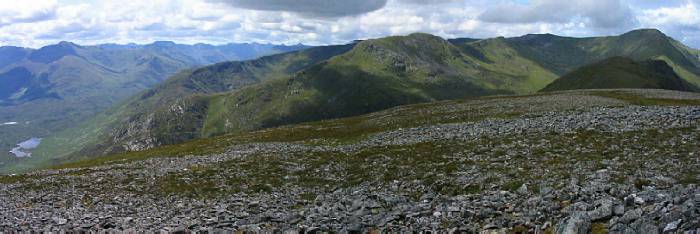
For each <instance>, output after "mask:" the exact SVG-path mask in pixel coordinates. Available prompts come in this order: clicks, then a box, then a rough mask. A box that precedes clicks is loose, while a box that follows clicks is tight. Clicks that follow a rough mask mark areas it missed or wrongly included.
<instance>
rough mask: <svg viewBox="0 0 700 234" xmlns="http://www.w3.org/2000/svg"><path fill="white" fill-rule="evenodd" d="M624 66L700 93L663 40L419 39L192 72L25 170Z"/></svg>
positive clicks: (52, 144)
mask: <svg viewBox="0 0 700 234" xmlns="http://www.w3.org/2000/svg"><path fill="white" fill-rule="evenodd" d="M614 56H623V57H629V58H632V59H635V60H638V61H642V60H648V59H655V60H663V61H665V62H666V63H667V64H668V66H670V67H671V68H673V71H675V73H677V74H678V76H680V78H682V79H683V80H685V81H687V82H689V83H693V84H695V83H697V82H698V81H700V79H697V78H698V75H699V74H700V70H699V69H700V68H699V67H700V66H698V63H699V62H698V60H697V51H696V50H693V49H690V48H688V47H685V46H683V45H682V44H681V43H680V42H678V41H675V40H673V39H672V38H669V37H667V36H665V35H664V34H662V33H661V32H659V31H657V30H637V31H632V32H629V33H626V34H623V35H620V36H611V37H597V38H567V37H559V36H554V35H527V36H523V37H518V38H492V39H484V40H476V39H453V40H444V39H442V38H440V37H436V36H432V35H429V34H420V33H416V34H411V35H408V36H394V37H387V38H381V39H373V40H366V41H362V42H359V43H357V44H356V45H354V44H353V45H346V46H330V47H318V48H314V49H308V50H305V51H302V52H298V53H289V54H284V55H279V56H270V57H265V58H261V59H258V60H252V61H247V62H242V63H223V64H217V65H214V66H208V67H203V68H200V69H195V70H190V71H185V72H182V73H180V74H178V75H176V76H173V77H172V78H170V79H169V80H168V81H167V82H165V83H164V84H162V85H160V86H158V87H156V88H154V89H151V90H149V91H146V92H144V93H142V94H140V95H137V96H135V97H132V98H131V99H129V100H128V101H126V102H125V103H123V104H122V105H120V106H118V107H115V108H112V109H111V110H109V111H108V112H106V113H103V114H101V115H99V116H97V117H95V118H93V119H92V120H91V121H89V122H88V123H86V124H84V125H83V126H81V127H79V128H72V129H69V130H67V131H64V132H62V133H60V134H57V135H55V136H54V137H50V138H48V139H46V140H45V144H42V145H41V146H40V148H39V149H38V150H37V151H36V153H37V155H39V157H38V159H35V160H36V161H34V162H33V163H32V164H26V165H24V166H26V167H31V166H34V165H35V164H43V163H48V162H51V161H53V162H54V163H60V162H64V161H65V160H67V159H66V157H70V158H71V159H76V158H84V157H94V156H98V155H102V154H105V153H112V152H120V151H133V150H144V149H149V148H153V147H156V146H160V145H167V144H174V143H179V142H183V141H187V140H191V139H197V138H203V137H210V136H216V135H221V134H225V133H231V132H244V131H249V130H256V129H261V128H268V127H274V126H279V125H285V124H292V123H299V122H306V121H314V120H322V119H329V118H338V117H346V116H354V115H359V114H364V113H368V112H372V111H378V110H382V109H386V108H389V107H393V106H398V105H404V104H411V103H421V102H432V101H436V100H448V99H459V98H465V97H474V96H484V95H494V94H529V93H534V92H537V91H539V90H541V89H542V88H544V87H545V86H547V85H548V84H550V83H551V82H552V81H554V80H555V79H556V78H557V77H560V76H562V75H564V74H566V73H569V72H572V71H574V70H575V69H577V68H579V67H581V66H584V65H587V64H591V63H595V62H598V61H601V60H604V59H607V58H610V57H614Z"/></svg>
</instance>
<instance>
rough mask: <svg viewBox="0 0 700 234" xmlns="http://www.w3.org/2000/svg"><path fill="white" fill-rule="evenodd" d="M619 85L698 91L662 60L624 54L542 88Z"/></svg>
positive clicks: (619, 86)
mask: <svg viewBox="0 0 700 234" xmlns="http://www.w3.org/2000/svg"><path fill="white" fill-rule="evenodd" d="M620 88H642V89H669V90H679V91H698V88H697V87H696V86H694V85H692V84H690V83H688V82H687V81H685V80H683V79H681V78H680V77H679V76H678V75H677V74H676V73H675V72H674V71H673V68H671V67H670V66H668V64H666V62H664V61H661V60H645V61H641V62H637V61H634V60H632V59H629V58H624V57H612V58H609V59H606V60H603V61H600V62H597V63H594V64H591V65H586V66H583V67H581V68H579V69H576V70H575V71H573V72H570V73H568V74H567V75H564V76H562V77H561V78H559V79H557V80H556V81H554V82H552V83H551V84H549V85H547V87H545V88H544V89H542V91H562V90H575V89H620Z"/></svg>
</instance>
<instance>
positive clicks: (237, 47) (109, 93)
mask: <svg viewBox="0 0 700 234" xmlns="http://www.w3.org/2000/svg"><path fill="white" fill-rule="evenodd" d="M303 48H306V46H303V45H295V46H281V45H271V44H227V45H219V46H213V45H206V44H197V45H182V44H176V43H173V42H155V43H152V44H148V45H136V44H129V45H116V44H106V45H97V46H80V45H76V44H73V43H70V42H61V43H58V44H55V45H49V46H45V47H42V48H39V49H28V48H20V47H9V46H5V47H0V123H4V122H18V123H20V124H17V125H13V126H0V163H2V162H6V161H8V160H9V161H12V160H14V159H12V158H11V157H10V155H9V153H8V151H9V150H10V149H11V148H12V147H13V146H14V145H15V144H17V143H18V142H20V141H22V140H25V139H28V138H30V137H45V136H47V135H48V134H50V133H53V132H55V131H58V130H61V129H64V128H66V127H68V126H73V125H74V124H76V123H80V122H82V121H83V120H84V119H86V118H87V117H90V116H93V115H94V114H96V113H98V112H100V111H103V110H105V109H106V108H108V107H110V106H112V105H114V104H115V103H117V102H119V101H121V100H123V99H124V98H126V97H129V96H131V95H133V94H136V93H138V92H139V91H142V90H145V89H148V88H150V87H153V86H154V85H156V84H158V83H160V82H161V81H163V80H165V79H166V78H167V77H168V76H170V75H172V74H174V73H176V72H177V71H179V70H182V69H186V68H192V67H197V66H202V65H207V64H212V63H217V62H222V61H231V60H248V59H253V58H257V57H260V56H263V55H269V54H275V53H281V52H288V51H293V50H298V49H303Z"/></svg>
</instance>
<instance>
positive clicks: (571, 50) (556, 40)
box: [509, 29, 700, 85]
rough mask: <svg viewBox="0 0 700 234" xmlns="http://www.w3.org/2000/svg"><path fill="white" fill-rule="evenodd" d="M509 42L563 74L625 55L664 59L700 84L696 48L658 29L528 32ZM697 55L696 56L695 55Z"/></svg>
mask: <svg viewBox="0 0 700 234" xmlns="http://www.w3.org/2000/svg"><path fill="white" fill-rule="evenodd" d="M509 42H511V44H512V45H513V47H514V48H515V49H516V50H517V51H518V52H519V53H520V54H521V55H523V56H524V57H526V58H528V59H530V60H532V61H537V62H538V64H540V65H542V66H543V67H545V68H547V69H548V70H551V71H552V72H554V73H556V74H559V75H564V74H565V73H567V72H570V71H572V70H573V69H576V68H578V67H580V66H582V65H584V64H591V63H594V62H598V61H600V60H603V59H606V58H610V57H614V56H622V57H627V58H631V59H634V60H647V59H658V60H664V61H666V63H668V64H669V65H670V66H671V67H673V69H674V70H675V71H676V72H677V73H678V74H679V75H680V76H681V77H682V78H683V79H685V80H686V81H689V82H691V83H693V84H695V85H700V75H698V74H700V59H699V58H698V56H697V52H693V51H695V50H693V49H690V48H689V47H687V46H685V45H683V44H682V43H680V42H679V41H677V40H675V39H673V38H670V37H668V36H666V35H664V34H663V33H662V32H661V31H659V30H656V29H640V30H635V31H631V32H628V33H625V34H622V35H620V36H609V37H591V38H570V37H560V36H555V35H550V34H546V35H526V36H523V37H517V38H511V39H509ZM694 54H695V55H694Z"/></svg>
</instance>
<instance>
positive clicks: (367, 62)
mask: <svg viewBox="0 0 700 234" xmlns="http://www.w3.org/2000/svg"><path fill="white" fill-rule="evenodd" d="M494 44H495V43H494ZM496 46H497V45H496ZM509 52H510V51H508V50H507V48H500V50H499V51H498V52H495V53H487V54H485V56H486V57H488V58H490V59H492V60H494V61H498V62H496V63H494V64H486V63H483V62H481V61H479V60H478V59H476V58H474V57H472V56H469V55H467V54H465V53H463V52H462V50H460V49H459V48H458V47H456V46H454V45H453V44H451V43H449V42H448V41H445V40H443V39H442V38H439V37H435V36H432V35H426V34H412V35H409V36H406V37H389V38H384V39H377V40H368V41H364V42H362V43H360V44H358V46H357V47H356V48H355V49H353V50H352V51H350V52H348V53H346V54H343V55H341V56H338V57H335V58H333V59H331V60H329V61H327V62H324V63H321V64H319V65H317V66H314V67H312V68H310V69H307V70H305V71H303V72H301V73H298V74H296V75H295V76H294V77H290V78H287V79H280V80H275V81H271V82H267V83H264V84H261V85H257V86H253V87H249V88H245V89H243V90H241V91H239V92H234V93H229V94H221V95H217V96H214V97H212V101H211V102H210V103H212V106H211V107H210V108H209V111H208V113H207V115H206V116H207V118H206V119H205V121H204V123H205V125H204V128H203V135H204V136H213V135H218V134H223V133H226V132H237V131H246V130H253V129H259V128H266V127H272V126H279V125H284V124H290V123H299V122H305V121H313V120H320V119H329V118H338V117H345V116H353V115H358V114H364V113H368V112H372V111H377V110H382V109H386V108H389V107H393V106H398V105H403V104H409V103H420V102H430V101H436V100H446V99H458V98H464V97H473V96H483V95H492V94H513V93H526V92H529V91H531V88H530V87H542V86H543V85H544V84H546V83H548V82H549V81H551V80H546V81H544V82H542V84H541V85H542V86H539V85H537V83H538V82H539V80H538V79H537V78H534V77H535V76H532V77H530V76H528V75H527V73H526V72H524V69H518V67H517V66H516V67H515V68H514V69H509V68H508V67H509V66H507V64H509V63H510V64H517V63H519V62H522V63H528V61H526V60H524V59H522V58H518V57H515V56H513V57H511V58H506V57H507V56H505V55H504V54H507V53H509ZM528 64H529V65H531V66H532V67H534V68H537V66H536V64H533V63H531V62H530V63H528ZM543 73H544V74H545V75H544V76H540V77H544V78H547V77H552V76H551V75H549V76H547V75H548V74H546V72H544V71H543ZM550 74H551V73H550Z"/></svg>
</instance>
